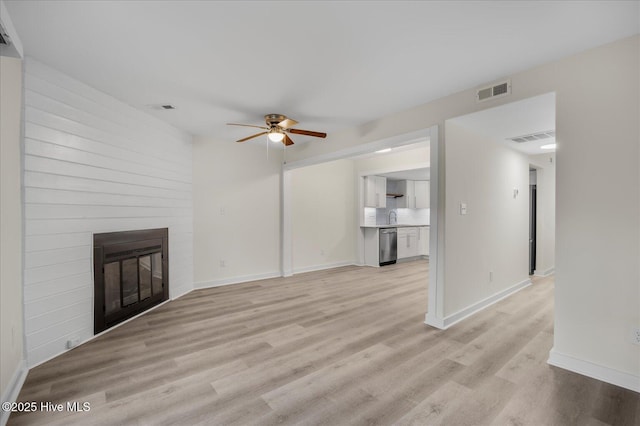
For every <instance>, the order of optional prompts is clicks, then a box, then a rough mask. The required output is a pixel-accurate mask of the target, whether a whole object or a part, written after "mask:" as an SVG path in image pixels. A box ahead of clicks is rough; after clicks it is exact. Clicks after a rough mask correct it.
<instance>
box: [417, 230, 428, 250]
mask: <svg viewBox="0 0 640 426" xmlns="http://www.w3.org/2000/svg"><path fill="white" fill-rule="evenodd" d="M418 246H419V254H420V256H429V227H427V226H421V227H420V228H418Z"/></svg>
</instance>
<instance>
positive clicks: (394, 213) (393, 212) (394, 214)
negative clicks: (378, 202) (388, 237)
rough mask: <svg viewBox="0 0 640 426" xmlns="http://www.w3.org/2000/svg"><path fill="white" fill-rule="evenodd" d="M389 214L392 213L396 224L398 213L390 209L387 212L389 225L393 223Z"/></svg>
mask: <svg viewBox="0 0 640 426" xmlns="http://www.w3.org/2000/svg"><path fill="white" fill-rule="evenodd" d="M391 214H393V216H394V219H395V221H396V224H397V223H398V214H397V213H396V212H395V210H391V211H390V212H389V225H393V222H391Z"/></svg>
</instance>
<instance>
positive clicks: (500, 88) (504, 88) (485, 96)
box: [476, 80, 511, 102]
mask: <svg viewBox="0 0 640 426" xmlns="http://www.w3.org/2000/svg"><path fill="white" fill-rule="evenodd" d="M510 93H511V81H509V80H506V81H503V82H501V83H497V84H494V85H491V86H488V87H483V88H481V89H478V91H477V92H476V101H477V102H484V101H488V100H489V99H495V98H500V97H502V96H507V95H508V94H510Z"/></svg>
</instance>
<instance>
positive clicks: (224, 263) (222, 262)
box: [220, 260, 227, 268]
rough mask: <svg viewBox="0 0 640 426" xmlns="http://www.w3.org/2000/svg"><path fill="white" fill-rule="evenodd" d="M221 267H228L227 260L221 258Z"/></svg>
mask: <svg viewBox="0 0 640 426" xmlns="http://www.w3.org/2000/svg"><path fill="white" fill-rule="evenodd" d="M220 267H221V268H226V267H227V262H226V261H224V260H221V261H220Z"/></svg>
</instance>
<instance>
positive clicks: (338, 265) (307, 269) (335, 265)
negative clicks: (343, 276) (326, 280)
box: [293, 262, 355, 274]
mask: <svg viewBox="0 0 640 426" xmlns="http://www.w3.org/2000/svg"><path fill="white" fill-rule="evenodd" d="M353 265H355V263H354V262H335V263H325V264H323V265H314V266H305V267H304V268H295V269H294V270H293V273H294V274H302V273H304V272H313V271H323V270H325V269H333V268H341V267H343V266H353Z"/></svg>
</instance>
